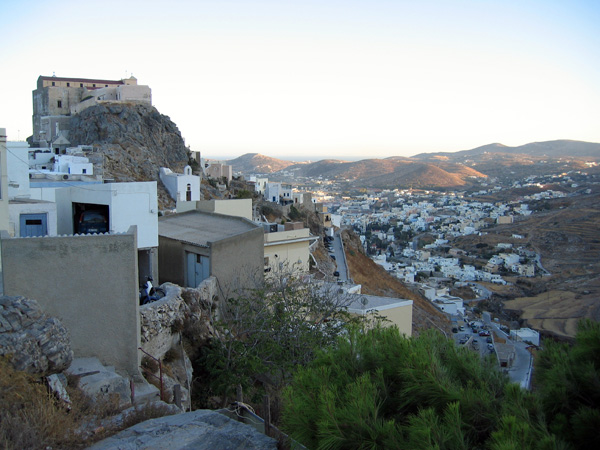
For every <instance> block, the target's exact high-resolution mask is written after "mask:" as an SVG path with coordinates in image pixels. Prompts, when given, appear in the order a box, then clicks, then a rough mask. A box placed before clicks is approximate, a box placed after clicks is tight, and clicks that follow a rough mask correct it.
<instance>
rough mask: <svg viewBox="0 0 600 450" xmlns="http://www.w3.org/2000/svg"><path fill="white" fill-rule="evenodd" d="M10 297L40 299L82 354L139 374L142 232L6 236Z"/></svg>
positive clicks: (3, 244) (6, 284)
mask: <svg viewBox="0 0 600 450" xmlns="http://www.w3.org/2000/svg"><path fill="white" fill-rule="evenodd" d="M1 248H2V259H3V268H4V271H3V274H2V275H3V280H4V293H5V294H6V295H23V296H25V297H27V298H32V299H35V300H37V301H38V302H39V304H40V305H41V307H42V308H43V309H44V310H45V311H46V312H47V313H48V314H50V315H52V316H56V317H58V318H60V319H61V321H62V322H63V324H64V325H65V326H66V327H67V329H68V330H69V332H70V334H71V340H72V346H73V351H74V352H75V355H76V356H81V357H90V356H95V357H98V358H99V359H100V361H102V363H103V364H105V365H112V366H115V368H116V369H117V370H119V371H121V372H123V373H127V374H128V375H129V376H133V377H137V376H139V369H138V367H139V363H140V360H139V352H138V350H137V349H138V347H139V346H140V317H139V310H138V302H139V300H138V266H137V244H136V230H135V227H132V228H131V229H130V230H129V233H127V234H119V235H93V236H92V235H89V236H60V237H43V238H22V239H21V238H9V237H8V234H7V233H6V232H2V239H1Z"/></svg>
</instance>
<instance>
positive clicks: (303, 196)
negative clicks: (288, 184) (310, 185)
mask: <svg viewBox="0 0 600 450" xmlns="http://www.w3.org/2000/svg"><path fill="white" fill-rule="evenodd" d="M292 200H293V202H294V205H299V204H303V205H310V204H311V203H312V192H292Z"/></svg>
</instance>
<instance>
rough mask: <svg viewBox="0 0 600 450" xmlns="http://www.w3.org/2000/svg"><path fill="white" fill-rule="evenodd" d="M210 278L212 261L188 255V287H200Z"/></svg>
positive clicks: (191, 254)
mask: <svg viewBox="0 0 600 450" xmlns="http://www.w3.org/2000/svg"><path fill="white" fill-rule="evenodd" d="M209 276H210V259H209V258H208V256H202V255H198V254H196V253H187V277H186V278H187V280H186V284H187V286H188V287H192V288H195V287H198V285H199V284H200V283H201V282H202V281H203V280H205V279H206V278H208V277H209Z"/></svg>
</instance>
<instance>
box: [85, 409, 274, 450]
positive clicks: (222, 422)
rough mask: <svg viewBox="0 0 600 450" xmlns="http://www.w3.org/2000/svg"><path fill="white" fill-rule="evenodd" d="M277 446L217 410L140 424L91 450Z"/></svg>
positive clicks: (265, 448) (264, 448)
mask: <svg viewBox="0 0 600 450" xmlns="http://www.w3.org/2000/svg"><path fill="white" fill-rule="evenodd" d="M158 448H168V449H169V450H183V449H192V448H193V449H195V450H239V449H247V450H252V449H257V450H258V449H261V450H269V449H273V450H275V449H277V441H276V440H275V439H272V438H270V437H268V436H265V435H264V434H262V433H260V432H258V431H256V430H255V429H254V428H252V427H251V426H249V425H245V424H243V423H240V422H237V421H235V420H233V419H230V418H228V417H226V416H224V415H222V414H219V413H217V412H214V411H209V410H203V409H199V410H197V411H193V412H189V413H185V414H177V415H173V416H166V417H160V418H158V419H151V420H147V421H145V422H142V423H138V424H137V425H134V426H133V427H131V428H128V429H126V430H124V431H121V432H120V433H118V434H116V435H114V436H112V437H110V438H108V439H105V440H103V441H100V442H98V443H96V444H95V445H93V446H91V447H89V449H88V450H117V449H120V450H124V449H131V450H133V449H158Z"/></svg>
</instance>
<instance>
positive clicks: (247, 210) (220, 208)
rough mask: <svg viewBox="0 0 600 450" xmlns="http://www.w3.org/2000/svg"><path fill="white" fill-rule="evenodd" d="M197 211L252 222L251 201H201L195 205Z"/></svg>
mask: <svg viewBox="0 0 600 450" xmlns="http://www.w3.org/2000/svg"><path fill="white" fill-rule="evenodd" d="M196 209H197V210H198V211H204V212H213V213H217V214H223V215H225V216H234V217H243V218H245V219H248V220H252V199H250V198H236V199H231V200H203V201H199V202H198V203H197V204H196Z"/></svg>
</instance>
